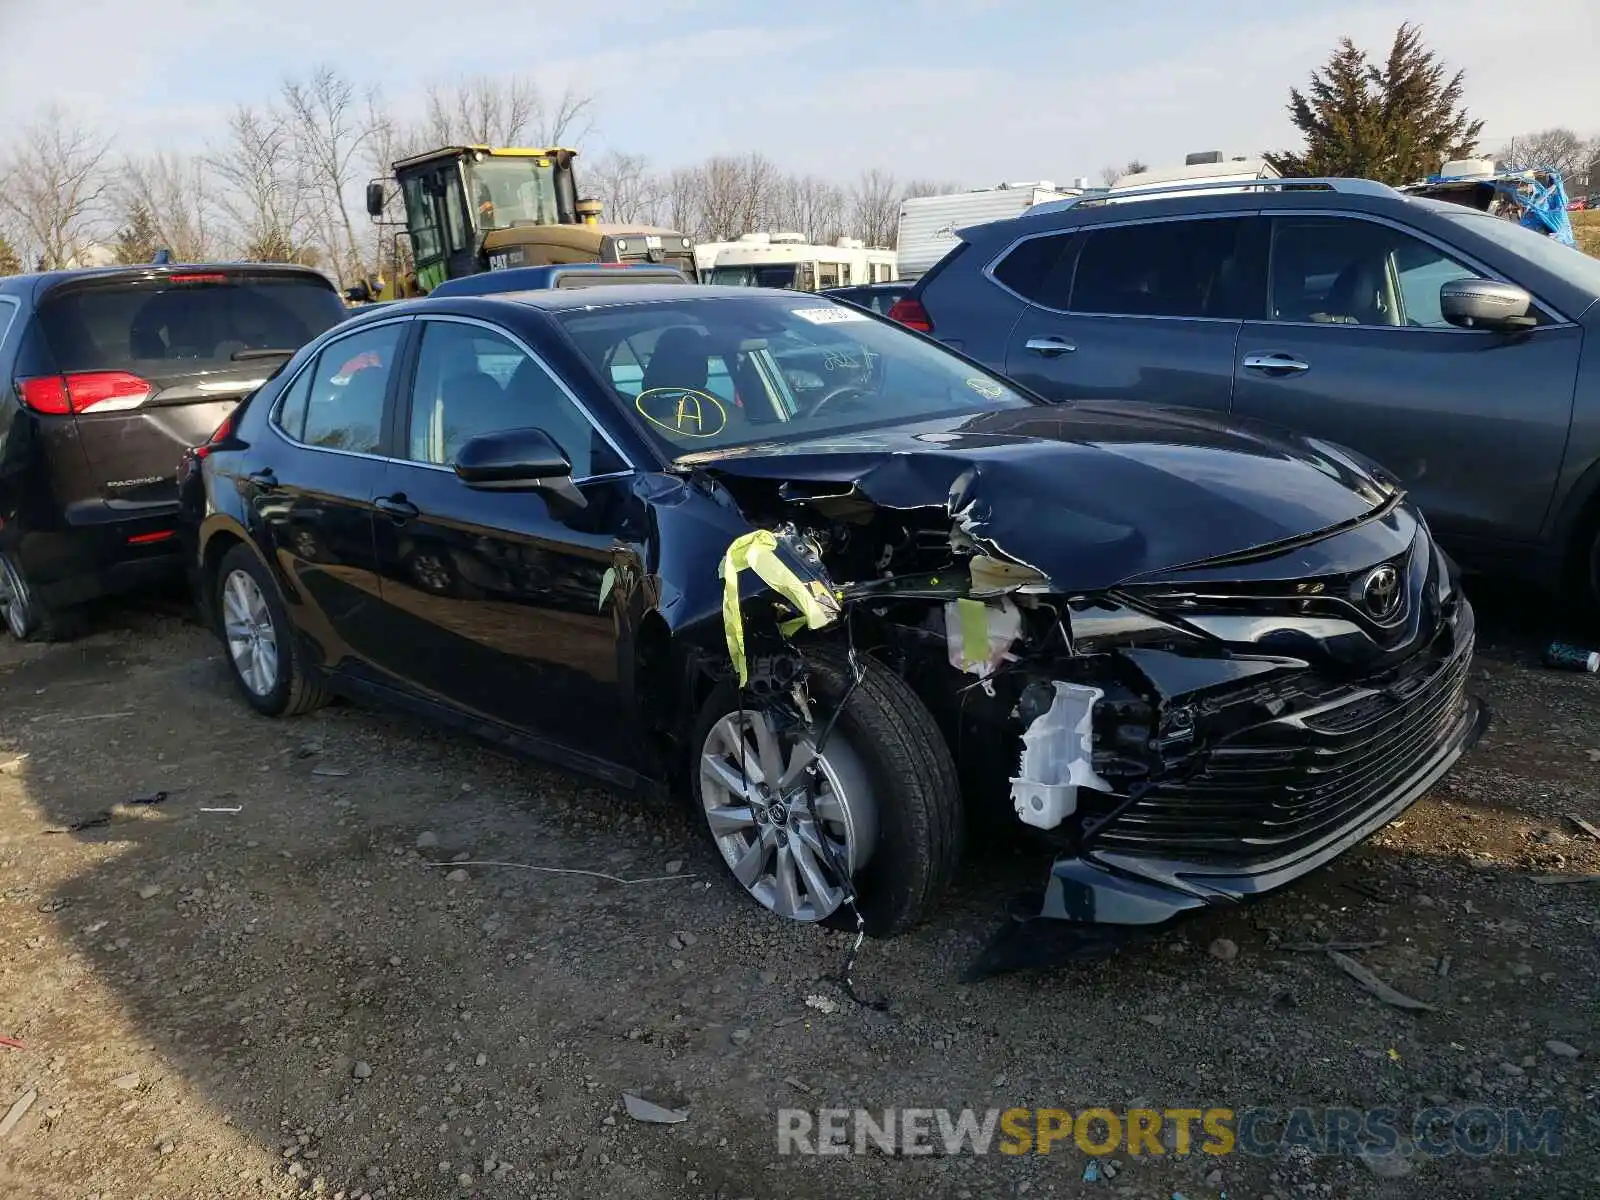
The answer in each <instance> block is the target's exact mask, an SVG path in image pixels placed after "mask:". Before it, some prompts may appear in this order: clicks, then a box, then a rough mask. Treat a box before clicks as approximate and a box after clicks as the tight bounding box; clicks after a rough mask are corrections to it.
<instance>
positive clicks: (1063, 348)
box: [1022, 337, 1077, 358]
mask: <svg viewBox="0 0 1600 1200" xmlns="http://www.w3.org/2000/svg"><path fill="white" fill-rule="evenodd" d="M1022 345H1023V348H1024V349H1027V350H1032V351H1033V352H1034V353H1035V354H1042V355H1044V356H1045V357H1046V358H1054V357H1055V356H1056V355H1058V354H1071V353H1072V352H1073V351H1074V350H1076V349H1077V347H1076V346H1074V345H1073V344H1072V343H1071V342H1069V341H1067V339H1066V338H1058V337H1031V338H1029V339H1028V340H1027V341H1025V342H1023V343H1022Z"/></svg>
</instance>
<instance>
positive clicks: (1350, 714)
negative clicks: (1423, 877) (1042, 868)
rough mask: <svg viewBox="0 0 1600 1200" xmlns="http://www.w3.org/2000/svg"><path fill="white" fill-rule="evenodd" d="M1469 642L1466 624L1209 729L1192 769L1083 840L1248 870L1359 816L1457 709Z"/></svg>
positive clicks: (1428, 752) (1379, 800)
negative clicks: (1288, 705) (1432, 642)
mask: <svg viewBox="0 0 1600 1200" xmlns="http://www.w3.org/2000/svg"><path fill="white" fill-rule="evenodd" d="M1442 637H1443V639H1444V640H1445V642H1446V645H1447V647H1448V646H1449V641H1450V634H1449V633H1448V632H1446V633H1444V634H1443V635H1442ZM1472 646H1473V638H1472V637H1471V635H1470V634H1469V635H1468V636H1466V637H1464V638H1462V639H1461V640H1460V641H1459V642H1458V643H1456V644H1455V645H1454V646H1453V647H1449V648H1448V649H1447V650H1446V651H1445V652H1444V653H1440V652H1439V651H1438V650H1437V649H1430V650H1429V651H1426V652H1424V653H1422V654H1419V655H1417V656H1415V658H1414V659H1413V660H1412V662H1410V663H1409V664H1407V666H1406V667H1405V668H1402V670H1401V671H1399V672H1398V673H1396V674H1394V675H1392V676H1390V677H1388V678H1385V679H1384V680H1382V681H1381V683H1377V682H1374V681H1371V680H1367V681H1362V682H1360V683H1357V684H1344V685H1327V686H1326V687H1325V688H1323V689H1318V691H1320V694H1318V691H1313V692H1311V693H1309V694H1308V693H1306V692H1302V693H1301V696H1300V699H1299V700H1298V702H1297V703H1296V704H1295V706H1294V709H1293V710H1292V711H1289V712H1285V713H1283V714H1281V715H1279V716H1277V717H1275V718H1273V719H1271V720H1268V721H1264V722H1262V723H1260V724H1257V725H1253V726H1251V727H1249V728H1247V729H1243V730H1239V731H1236V732H1233V733H1231V734H1228V735H1226V736H1224V737H1221V738H1219V739H1218V740H1217V741H1216V742H1215V743H1213V744H1212V745H1211V747H1210V748H1209V750H1208V751H1206V752H1204V757H1203V759H1202V765H1201V767H1200V769H1199V770H1198V771H1196V772H1194V773H1192V774H1190V775H1189V776H1187V777H1186V778H1184V779H1183V780H1182V781H1178V782H1169V783H1163V784H1159V785H1157V786H1156V787H1154V788H1152V789H1151V790H1150V791H1149V792H1147V793H1145V795H1144V796H1142V797H1141V798H1140V799H1138V800H1137V801H1134V802H1133V803H1131V804H1129V805H1128V806H1127V807H1126V808H1124V809H1123V810H1122V811H1120V812H1119V813H1117V814H1116V815H1115V816H1113V817H1112V818H1111V819H1110V820H1109V821H1108V822H1107V824H1106V825H1105V826H1103V827H1102V828H1101V829H1100V830H1099V831H1098V832H1097V833H1096V835H1095V836H1094V839H1093V848H1094V849H1096V850H1115V851H1119V852H1122V853H1130V854H1144V855H1151V854H1160V855H1162V856H1163V857H1172V858H1182V859H1184V860H1186V861H1191V862H1196V863H1205V864H1208V865H1227V866H1237V867H1241V868H1246V869H1248V868H1249V866H1250V865H1251V864H1253V863H1263V862H1268V861H1271V860H1273V859H1277V858H1280V857H1283V856H1286V855H1292V854H1294V853H1295V852H1296V851H1299V850H1302V849H1305V848H1307V847H1309V846H1312V845H1314V844H1316V843H1317V842H1319V841H1320V840H1322V839H1323V838H1324V837H1326V836H1327V835H1329V834H1331V833H1334V832H1336V831H1337V830H1339V829H1341V828H1343V827H1345V826H1348V825H1351V824H1354V823H1356V822H1358V821H1359V820H1360V819H1361V818H1362V817H1363V816H1364V815H1365V814H1366V813H1368V812H1370V811H1371V810H1372V809H1374V808H1377V807H1379V806H1380V805H1381V804H1383V803H1384V802H1385V801H1386V800H1387V799H1388V798H1389V797H1390V795H1391V794H1392V792H1393V789H1394V788H1395V787H1396V786H1398V785H1399V784H1400V783H1401V782H1403V781H1404V780H1405V779H1407V778H1409V777H1410V776H1411V775H1412V774H1413V773H1414V772H1416V771H1417V770H1419V769H1420V768H1422V767H1423V766H1425V765H1426V764H1427V763H1428V762H1429V761H1430V760H1431V759H1432V758H1433V757H1434V756H1435V755H1436V754H1437V753H1438V751H1439V745H1440V743H1441V741H1443V740H1444V739H1445V738H1446V737H1447V736H1448V734H1449V731H1450V730H1451V729H1452V728H1453V727H1454V726H1455V724H1456V723H1457V722H1458V721H1459V720H1460V718H1461V714H1462V711H1463V709H1464V707H1465V705H1466V703H1467V700H1466V683H1467V673H1468V669H1469V668H1470V666H1471V662H1472ZM1307 700H1309V703H1307Z"/></svg>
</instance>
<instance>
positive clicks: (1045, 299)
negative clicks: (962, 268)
mask: <svg viewBox="0 0 1600 1200" xmlns="http://www.w3.org/2000/svg"><path fill="white" fill-rule="evenodd" d="M1072 238H1073V235H1072V234H1070V233H1052V234H1048V235H1046V236H1043V237H1032V238H1028V239H1027V240H1026V241H1021V242H1018V243H1017V244H1016V245H1014V246H1012V247H1011V249H1009V250H1008V251H1006V253H1005V254H1004V255H1003V256H1002V257H1001V258H1000V261H998V262H997V263H995V265H994V268H993V274H994V277H995V279H997V280H998V281H999V282H1000V283H1002V284H1004V285H1005V286H1006V287H1008V288H1010V289H1011V290H1012V291H1013V292H1015V293H1016V294H1017V295H1019V296H1021V297H1022V298H1023V299H1024V300H1028V301H1031V302H1032V303H1034V304H1040V305H1043V306H1044V307H1046V308H1061V307H1064V306H1065V304H1066V301H1067V285H1068V284H1069V283H1070V282H1071V278H1072V257H1071V249H1072Z"/></svg>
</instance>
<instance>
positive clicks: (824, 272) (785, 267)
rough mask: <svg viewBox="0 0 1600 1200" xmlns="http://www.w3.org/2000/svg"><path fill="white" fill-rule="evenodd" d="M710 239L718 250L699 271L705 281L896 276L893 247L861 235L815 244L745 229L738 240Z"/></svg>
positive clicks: (797, 285) (821, 282)
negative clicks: (874, 245) (877, 245)
mask: <svg viewBox="0 0 1600 1200" xmlns="http://www.w3.org/2000/svg"><path fill="white" fill-rule="evenodd" d="M712 244H713V245H715V246H716V247H717V251H716V256H715V259H714V260H713V263H712V266H711V268H710V270H709V271H706V272H705V273H704V274H702V276H701V279H702V280H703V281H704V282H706V283H718V284H729V285H733V286H737V287H768V288H787V289H789V290H791V291H798V292H817V291H821V290H822V289H823V288H834V287H850V286H852V285H854V284H860V283H889V282H892V281H893V280H895V279H898V278H899V275H898V274H897V273H896V269H895V268H896V262H895V252H894V251H893V250H876V249H869V248H868V247H867V244H866V243H865V242H863V241H862V240H861V239H860V238H840V239H839V240H838V241H837V242H835V243H834V244H833V245H831V246H820V245H815V244H813V243H810V242H807V241H806V240H805V236H804V235H803V234H799V233H747V234H745V235H744V236H743V237H741V238H740V239H739V240H738V241H737V242H717V243H712Z"/></svg>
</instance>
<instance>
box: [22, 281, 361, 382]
mask: <svg viewBox="0 0 1600 1200" xmlns="http://www.w3.org/2000/svg"><path fill="white" fill-rule="evenodd" d="M345 315H346V314H345V307H344V302H343V301H342V300H340V298H339V295H338V293H337V292H335V291H334V290H333V288H332V286H331V285H329V284H328V283H327V282H326V281H323V280H321V279H316V278H311V277H306V276H281V275H273V276H267V275H255V276H251V275H238V274H227V275H223V274H216V273H211V272H196V273H195V275H194V276H192V277H190V278H188V279H185V278H184V277H182V276H170V277H160V278H155V279H130V280H115V281H109V282H107V281H99V280H97V281H95V282H93V283H91V284H88V285H79V286H72V285H68V286H67V287H65V288H58V289H57V290H56V291H54V292H52V293H51V294H50V296H49V297H48V298H47V299H46V301H45V303H44V305H43V306H42V307H41V309H40V312H39V322H40V325H41V326H42V328H43V330H44V335H45V339H46V340H47V341H48V343H49V345H50V349H51V352H52V353H53V354H54V355H55V359H56V366H57V369H59V370H60V371H62V372H69V371H131V372H133V373H134V374H144V375H154V376H160V375H163V374H167V375H170V374H186V373H191V372H194V373H203V372H208V371H220V370H228V369H230V368H232V367H234V366H236V365H237V364H238V363H239V362H240V361H242V360H243V361H247V360H249V359H250V358H252V357H254V356H253V355H251V354H250V353H248V352H249V351H266V350H283V351H291V352H292V351H294V350H297V349H299V348H300V347H301V346H303V345H305V343H307V342H309V341H310V340H311V339H312V338H314V337H316V336H317V334H319V333H321V332H322V331H323V330H324V329H328V328H330V327H332V326H333V325H336V324H338V323H339V322H340V321H342V320H343V319H344V317H345Z"/></svg>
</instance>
